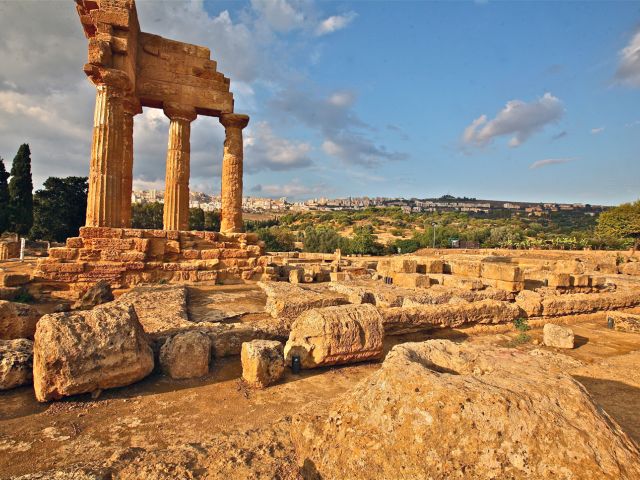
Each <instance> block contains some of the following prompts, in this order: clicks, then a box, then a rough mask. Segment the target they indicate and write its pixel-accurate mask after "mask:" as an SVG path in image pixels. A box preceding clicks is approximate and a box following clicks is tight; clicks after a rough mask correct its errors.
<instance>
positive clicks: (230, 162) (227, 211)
mask: <svg viewBox="0 0 640 480" xmlns="http://www.w3.org/2000/svg"><path fill="white" fill-rule="evenodd" d="M220 123H222V125H223V126H224V129H225V135H226V137H225V141H224V156H223V158H222V188H221V190H220V196H221V200H222V212H221V219H220V231H221V232H222V233H234V232H242V230H243V224H242V162H243V148H242V129H243V128H244V127H246V126H247V125H248V124H249V116H248V115H240V114H236V113H228V114H223V115H221V116H220Z"/></svg>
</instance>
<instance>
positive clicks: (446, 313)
mask: <svg viewBox="0 0 640 480" xmlns="http://www.w3.org/2000/svg"><path fill="white" fill-rule="evenodd" d="M381 313H382V317H383V319H384V320H383V323H384V330H385V333H386V334H392V335H397V334H404V333H415V332H422V331H426V330H430V329H433V328H446V327H449V328H457V327H461V326H463V325H471V324H475V323H481V324H497V323H508V322H512V321H513V320H515V319H517V318H518V317H519V316H520V309H519V308H518V306H517V305H515V304H513V303H507V302H499V301H496V300H481V301H478V302H473V303H457V304H455V303H454V304H451V303H448V304H443V305H421V306H414V307H407V308H404V307H393V308H387V309H383V310H381Z"/></svg>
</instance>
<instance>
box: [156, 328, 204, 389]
mask: <svg viewBox="0 0 640 480" xmlns="http://www.w3.org/2000/svg"><path fill="white" fill-rule="evenodd" d="M210 360H211V339H210V338H209V336H208V335H207V334H205V333H202V332H198V331H191V332H184V333H178V334H177V335H174V336H173V337H171V338H169V339H167V341H166V342H165V343H164V345H163V346H162V348H161V349H160V365H161V366H162V370H163V371H164V373H166V374H167V375H169V376H170V377H171V378H175V379H181V378H198V377H203V376H205V375H206V374H208V373H209V361H210Z"/></svg>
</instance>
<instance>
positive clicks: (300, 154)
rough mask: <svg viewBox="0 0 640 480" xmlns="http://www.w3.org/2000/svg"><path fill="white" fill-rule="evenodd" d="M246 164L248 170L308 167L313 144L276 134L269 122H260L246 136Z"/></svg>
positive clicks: (310, 162)
mask: <svg viewBox="0 0 640 480" xmlns="http://www.w3.org/2000/svg"><path fill="white" fill-rule="evenodd" d="M244 144H245V148H246V154H245V164H246V166H247V171H248V172H251V173H253V172H257V171H260V170H263V169H267V170H276V171H277V170H291V169H294V168H302V167H308V166H310V165H311V164H312V163H313V162H312V161H311V158H310V157H309V153H310V152H311V145H310V144H309V143H306V142H294V141H291V140H288V139H286V138H281V137H279V136H277V135H275V134H274V132H273V130H272V129H271V126H270V125H269V123H267V122H260V123H258V124H257V125H256V126H255V127H254V128H252V129H251V130H250V131H249V132H248V133H247V136H246V138H245V142H244Z"/></svg>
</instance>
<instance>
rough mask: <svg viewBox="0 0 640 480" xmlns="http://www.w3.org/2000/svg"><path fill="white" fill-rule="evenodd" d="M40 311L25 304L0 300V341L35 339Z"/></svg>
mask: <svg viewBox="0 0 640 480" xmlns="http://www.w3.org/2000/svg"><path fill="white" fill-rule="evenodd" d="M40 316H41V315H40V313H38V311H37V310H36V309H35V308H33V307H31V306H29V305H26V304H24V303H16V302H8V301H5V300H0V339H3V340H13V339H16V338H31V339H32V338H33V335H34V333H35V331H36V324H37V323H38V320H39V319H40Z"/></svg>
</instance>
